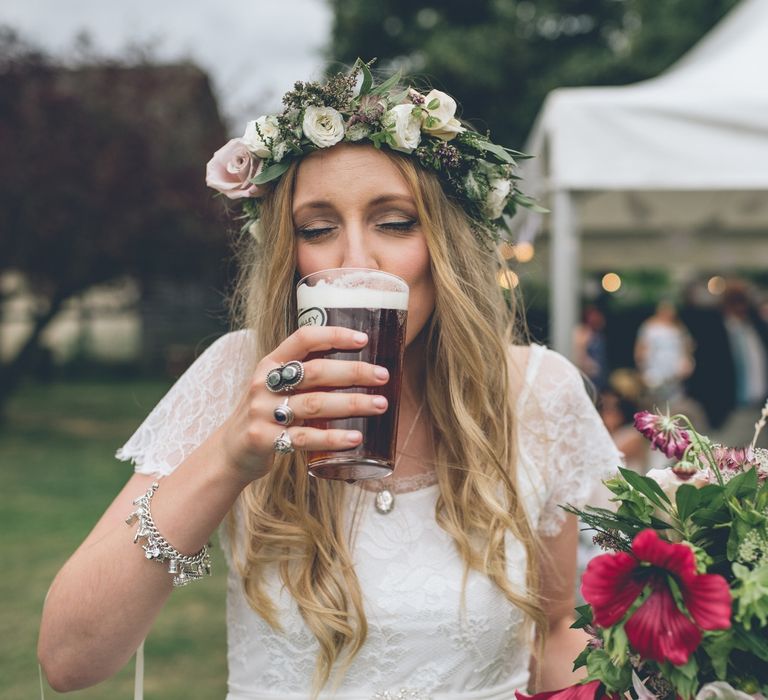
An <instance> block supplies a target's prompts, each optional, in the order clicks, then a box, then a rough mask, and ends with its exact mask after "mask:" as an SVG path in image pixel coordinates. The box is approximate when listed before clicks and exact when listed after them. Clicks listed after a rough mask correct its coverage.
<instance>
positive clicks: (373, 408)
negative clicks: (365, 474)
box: [218, 326, 389, 481]
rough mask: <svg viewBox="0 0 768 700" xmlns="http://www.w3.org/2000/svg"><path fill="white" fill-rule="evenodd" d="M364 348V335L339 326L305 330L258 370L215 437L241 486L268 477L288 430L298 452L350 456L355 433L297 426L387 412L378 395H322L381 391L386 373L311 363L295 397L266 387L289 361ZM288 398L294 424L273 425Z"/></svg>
mask: <svg viewBox="0 0 768 700" xmlns="http://www.w3.org/2000/svg"><path fill="white" fill-rule="evenodd" d="M367 343H368V336H367V335H366V334H365V333H360V332H358V331H353V330H350V329H348V328H341V327H338V326H304V327H302V328H300V329H299V330H297V331H295V332H294V333H292V334H291V335H290V336H288V337H287V338H286V339H285V340H284V341H283V342H282V343H280V345H278V346H277V348H275V349H274V350H273V351H272V352H271V353H270V354H269V355H267V356H266V357H264V358H263V359H262V360H261V361H260V362H259V364H258V365H257V366H256V370H255V371H254V374H253V377H252V379H251V383H250V386H249V387H248V391H247V392H246V394H245V396H244V397H243V399H242V401H241V402H240V404H239V405H238V407H237V408H236V409H235V411H234V412H233V413H232V415H231V416H230V417H229V418H228V419H227V420H226V421H225V422H224V424H223V425H222V427H221V429H220V430H219V431H218V433H219V439H220V440H221V445H222V448H223V451H224V457H225V459H226V461H227V464H228V465H229V466H230V467H231V468H232V469H234V471H235V472H236V473H237V475H238V477H239V478H241V479H244V480H245V481H253V480H256V479H259V478H261V477H262V476H264V475H265V474H267V473H268V472H269V470H270V469H271V467H272V463H273V461H274V457H275V451H274V442H275V439H276V438H277V437H278V436H279V435H280V434H281V433H282V432H283V430H286V432H287V433H288V435H289V436H290V438H291V442H292V443H293V446H294V448H296V449H297V450H329V451H337V450H348V449H351V448H354V447H356V446H357V445H359V444H360V442H361V440H362V435H361V434H360V432H358V431H355V430H353V431H348V430H336V429H328V430H320V429H317V428H309V427H306V426H303V425H302V424H301V423H302V421H304V420H306V419H318V418H345V417H349V416H375V415H380V414H382V413H384V412H385V411H386V410H387V400H386V398H385V397H384V396H382V395H377V394H367V393H357V392H355V393H340V392H334V391H321V390H320V389H330V388H343V387H379V386H383V385H384V384H386V383H387V381H388V380H389V372H388V371H387V370H386V368H384V367H378V366H376V365H372V364H370V363H368V362H356V361H350V360H328V359H313V360H309V361H307V362H304V378H303V379H302V381H301V383H300V384H299V385H297V387H296V391H294V392H291V393H288V394H282V393H279V394H276V393H273V392H271V391H270V390H269V389H267V387H266V376H267V373H268V372H269V371H270V370H272V369H274V368H275V367H279V366H280V365H281V364H284V363H286V362H290V361H291V360H300V361H303V360H304V359H305V358H306V357H307V356H308V355H309V354H310V353H315V352H324V351H328V350H331V349H336V350H347V351H356V350H360V349H362V348H363V347H365V345H366V344H367ZM286 396H289V397H290V402H289V404H290V407H291V409H293V412H294V414H295V418H294V423H293V425H291V426H290V427H289V428H285V427H283V426H282V425H280V424H279V423H277V422H276V421H275V418H274V410H275V408H276V407H277V406H279V405H280V404H281V403H283V401H284V400H285V397H286Z"/></svg>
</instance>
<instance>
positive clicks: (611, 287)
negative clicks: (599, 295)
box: [601, 272, 621, 294]
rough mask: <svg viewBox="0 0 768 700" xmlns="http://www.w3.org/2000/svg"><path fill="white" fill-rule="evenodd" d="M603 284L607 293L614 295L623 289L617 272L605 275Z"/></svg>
mask: <svg viewBox="0 0 768 700" xmlns="http://www.w3.org/2000/svg"><path fill="white" fill-rule="evenodd" d="M601 284H602V285H603V289H604V290H605V291H606V292H609V293H611V294H613V292H618V291H619V289H620V288H621V277H619V276H618V275H617V274H616V273H615V272H608V273H606V274H604V275H603V279H602V281H601Z"/></svg>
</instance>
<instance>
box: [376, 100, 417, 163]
mask: <svg viewBox="0 0 768 700" xmlns="http://www.w3.org/2000/svg"><path fill="white" fill-rule="evenodd" d="M384 124H385V125H386V126H387V127H389V128H391V129H393V134H392V136H393V137H394V139H395V147H394V148H395V150H396V151H402V152H403V153H412V152H413V149H415V148H416V147H417V146H418V145H419V141H421V120H420V119H419V118H418V117H417V116H415V115H414V113H413V105H412V104H404V105H396V106H395V107H393V108H392V109H390V110H389V112H387V113H386V114H385V115H384Z"/></svg>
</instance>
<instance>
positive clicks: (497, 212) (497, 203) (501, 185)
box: [485, 178, 512, 219]
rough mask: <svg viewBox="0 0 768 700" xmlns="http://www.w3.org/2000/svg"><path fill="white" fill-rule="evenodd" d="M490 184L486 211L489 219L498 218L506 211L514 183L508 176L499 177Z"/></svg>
mask: <svg viewBox="0 0 768 700" xmlns="http://www.w3.org/2000/svg"><path fill="white" fill-rule="evenodd" d="M488 184H489V186H490V187H489V189H488V195H487V196H486V198H485V213H486V214H487V215H488V218H489V219H498V218H499V217H500V216H501V215H502V213H503V212H504V206H505V205H506V203H507V199H508V198H509V193H510V191H511V190H512V183H511V182H510V181H509V180H507V179H506V178H497V179H496V180H491V181H490V183H488Z"/></svg>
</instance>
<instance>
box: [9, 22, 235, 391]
mask: <svg viewBox="0 0 768 700" xmlns="http://www.w3.org/2000/svg"><path fill="white" fill-rule="evenodd" d="M224 140H225V132H224V127H223V124H222V122H221V119H220V117H219V114H218V110H217V108H216V103H215V101H214V99H213V96H212V93H211V90H210V86H209V84H208V79H207V77H206V76H205V74H204V73H202V72H201V71H200V70H199V69H198V68H196V67H194V66H191V65H176V66H155V65H150V64H144V63H142V64H136V65H125V64H121V63H120V62H115V61H112V62H108V63H107V62H105V63H100V64H88V65H82V66H79V67H64V66H62V65H59V64H56V63H54V62H52V61H51V60H49V59H48V58H46V57H45V56H44V55H43V54H42V53H41V52H40V51H38V50H36V49H35V48H34V47H30V46H29V45H27V44H25V43H24V42H23V41H22V40H20V39H19V37H18V36H16V35H15V34H13V33H12V32H10V31H7V30H6V31H3V32H2V33H0V152H2V153H3V167H2V168H0V250H1V251H2V254H1V255H0V273H2V272H5V271H8V270H14V271H16V272H21V273H22V274H23V275H24V277H25V278H26V280H27V282H28V284H29V286H30V288H31V289H32V290H33V292H34V294H35V296H36V298H37V300H38V302H39V315H38V317H37V318H36V319H35V330H34V331H33V333H32V335H31V336H30V338H29V339H28V341H27V344H26V345H25V347H24V348H23V349H22V351H21V353H20V354H19V356H18V357H16V358H15V359H14V360H13V361H12V362H11V363H10V365H6V366H5V367H2V366H0V395H2V393H3V388H5V389H6V390H7V389H8V387H10V386H11V385H12V384H14V383H15V382H16V381H17V380H18V377H19V376H20V374H21V373H22V372H23V371H24V367H23V365H24V359H25V357H26V356H28V355H29V353H31V352H32V351H33V350H34V348H35V346H36V344H37V341H38V339H39V336H40V334H41V332H42V330H43V329H44V327H45V325H46V324H47V323H48V321H50V320H51V319H52V318H53V317H54V316H55V314H56V312H57V311H58V309H59V308H60V307H61V305H62V304H63V302H64V301H65V300H66V299H68V298H69V297H71V296H72V295H74V294H77V293H78V292H81V291H84V290H85V289H87V288H89V287H91V286H92V285H95V284H99V283H104V282H108V281H110V280H113V279H115V278H117V277H120V276H124V275H130V276H132V277H134V278H136V279H137V280H139V282H140V283H141V282H147V281H148V280H152V279H156V278H158V277H175V278H177V279H186V280H189V279H201V280H208V281H209V282H210V283H214V280H217V276H218V279H221V274H222V270H223V267H224V266H223V264H222V262H221V261H223V260H224V258H225V257H226V253H227V242H226V237H225V233H224V227H223V226H222V225H221V223H220V222H219V218H220V215H219V211H220V209H219V207H218V206H217V205H216V203H215V202H213V201H212V197H211V195H210V192H209V191H208V190H207V189H206V187H205V184H204V176H203V172H204V167H203V164H204V163H205V162H206V160H207V159H208V158H209V157H210V154H211V153H212V152H213V151H214V150H215V148H216V147H218V145H219V144H220V143H222V142H223V141H224ZM217 281H218V280H217Z"/></svg>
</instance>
